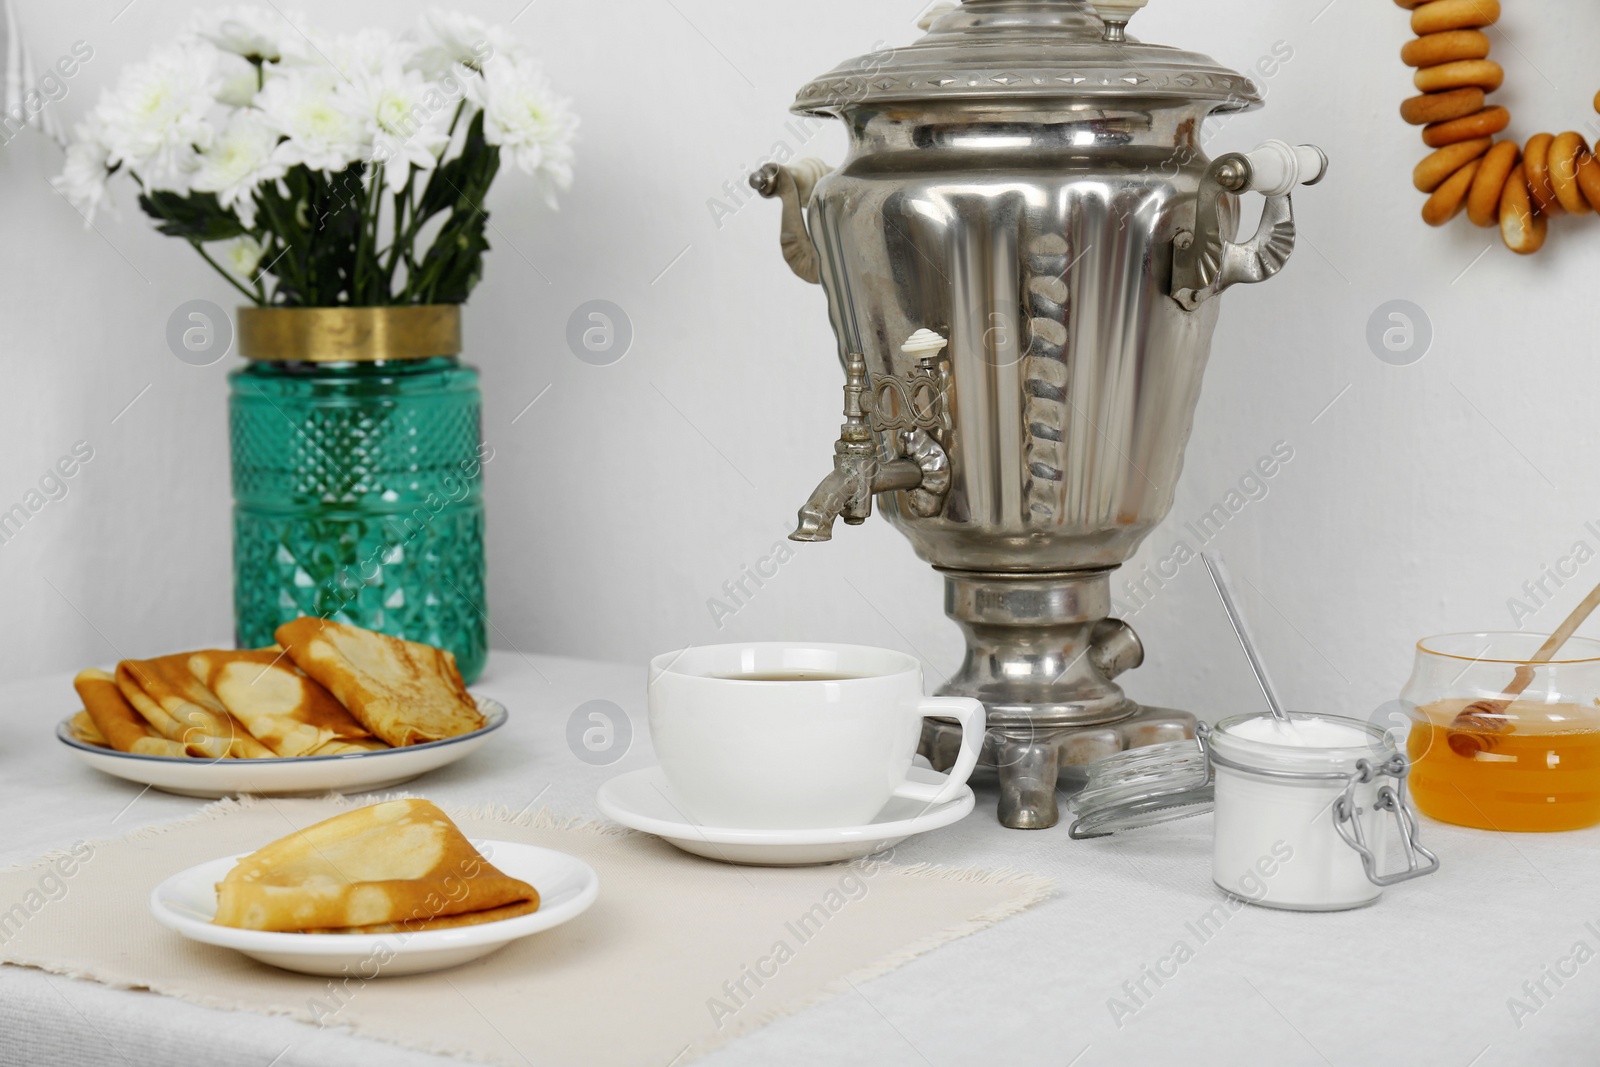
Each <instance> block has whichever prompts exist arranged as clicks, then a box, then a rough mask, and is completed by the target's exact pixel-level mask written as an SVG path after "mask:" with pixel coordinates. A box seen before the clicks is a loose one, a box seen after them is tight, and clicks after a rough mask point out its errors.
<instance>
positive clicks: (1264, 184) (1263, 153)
mask: <svg viewBox="0 0 1600 1067" xmlns="http://www.w3.org/2000/svg"><path fill="white" fill-rule="evenodd" d="M1244 158H1245V159H1246V160H1247V161H1249V163H1250V174H1249V177H1248V178H1247V179H1246V184H1245V186H1244V187H1243V188H1246V189H1250V190H1252V191H1254V192H1257V193H1260V194H1261V195H1262V196H1282V195H1283V194H1285V193H1287V192H1289V191H1290V190H1291V189H1293V188H1294V187H1295V186H1297V185H1315V184H1317V183H1318V182H1320V181H1321V180H1322V177H1323V175H1325V174H1327V173H1328V157H1327V155H1326V154H1325V153H1324V152H1323V151H1322V149H1320V148H1318V147H1317V146H1316V145H1312V144H1303V145H1292V144H1290V143H1289V142H1288V141H1263V142H1262V143H1261V144H1259V145H1257V146H1256V147H1255V149H1254V150H1252V151H1250V152H1246V153H1245V156H1244Z"/></svg>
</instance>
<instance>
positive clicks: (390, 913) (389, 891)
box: [212, 800, 539, 933]
mask: <svg viewBox="0 0 1600 1067" xmlns="http://www.w3.org/2000/svg"><path fill="white" fill-rule="evenodd" d="M538 908H539V894H538V892H537V891H536V890H535V889H534V888H533V886H531V885H529V884H528V883H526V882H523V881H520V880H518V879H516V878H511V877H508V876H507V875H505V874H503V873H501V872H500V871H498V870H496V869H495V867H494V866H493V865H492V864H491V863H490V862H489V861H488V860H486V859H484V858H483V856H481V855H479V853H478V850H477V849H475V848H473V847H472V843H471V842H470V841H468V840H467V839H466V837H465V835H463V834H462V833H461V831H460V829H459V828H457V826H456V825H455V823H453V822H451V821H450V817H449V816H447V815H446V814H445V813H444V812H442V811H440V810H439V808H438V807H436V806H435V805H434V804H433V803H431V802H430V801H426V800H390V801H386V802H384V803H382V804H374V805H371V806H370V807H365V808H357V809H355V810H354V811H348V812H345V813H344V814H342V815H335V816H334V817H333V818H331V819H326V820H324V821H323V822H319V823H317V824H316V825H315V826H309V827H307V828H306V829H304V830H301V831H299V832H297V833H293V834H290V835H289V836H288V837H285V838H283V839H281V840H278V841H274V842H273V843H272V844H270V845H268V846H266V847H265V848H263V849H260V850H259V851H257V852H253V853H251V854H250V855H248V856H246V857H245V858H244V859H242V860H240V861H239V862H238V863H237V864H236V865H235V866H234V868H233V869H232V870H231V871H229V872H228V874H227V875H226V876H225V877H224V878H223V880H222V881H221V882H219V883H217V914H216V917H215V918H214V919H213V920H212V921H213V922H215V923H217V924H218V925H220V926H234V927H239V928H242V929H246V930H276V931H287V932H304V933H387V932H393V931H398V930H406V931H409V932H417V931H420V930H430V929H439V928H443V927H450V926H466V925H472V924H476V923H484V922H493V921H495V920H498V919H506V918H510V917H512V916H514V915H525V914H527V913H528V912H531V911H537V910H538Z"/></svg>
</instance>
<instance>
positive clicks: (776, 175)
mask: <svg viewBox="0 0 1600 1067" xmlns="http://www.w3.org/2000/svg"><path fill="white" fill-rule="evenodd" d="M831 169H832V168H831V167H829V166H828V165H827V164H826V163H824V162H822V160H820V159H816V158H814V157H812V156H806V157H805V158H803V159H798V160H796V161H795V162H794V163H793V164H791V165H789V166H783V165H782V164H779V163H768V164H767V165H766V166H764V167H762V168H761V169H760V170H758V171H756V172H755V173H754V174H752V175H750V188H752V189H754V190H755V191H756V192H758V193H760V194H761V195H762V196H765V197H769V198H770V197H777V198H778V199H779V200H781V201H782V203H783V229H782V231H781V232H780V235H779V244H780V245H781V246H782V248H783V259H784V262H785V263H788V264H789V269H790V270H792V271H794V272H795V274H797V275H799V276H800V277H801V278H803V279H804V280H806V281H808V282H810V283H811V284H812V285H816V284H818V283H819V282H820V281H821V280H822V269H821V264H820V263H819V262H818V260H817V248H816V246H815V245H813V244H812V243H811V235H810V234H809V233H808V232H807V231H806V217H805V208H806V205H807V204H808V203H810V201H811V192H812V190H813V189H815V188H816V187H817V182H818V181H820V180H821V179H822V177H823V175H825V174H827V173H828V171H829V170H831Z"/></svg>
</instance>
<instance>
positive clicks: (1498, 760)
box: [1400, 633, 1600, 831]
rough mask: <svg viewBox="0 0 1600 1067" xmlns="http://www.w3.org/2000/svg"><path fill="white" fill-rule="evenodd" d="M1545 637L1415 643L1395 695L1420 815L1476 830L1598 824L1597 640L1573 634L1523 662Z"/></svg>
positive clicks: (1460, 637)
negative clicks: (1550, 653) (1542, 658)
mask: <svg viewBox="0 0 1600 1067" xmlns="http://www.w3.org/2000/svg"><path fill="white" fill-rule="evenodd" d="M1546 636H1547V635H1544V634H1532V633H1460V634H1444V635H1441V636H1438V637H1429V638H1424V639H1423V640H1421V641H1419V642H1417V656H1416V664H1415V668H1414V669H1413V671H1412V673H1411V678H1410V680H1409V681H1408V682H1407V683H1406V686H1405V689H1404V690H1403V691H1402V693H1401V698H1400V699H1401V704H1402V706H1403V707H1404V708H1405V711H1406V714H1407V716H1408V717H1409V719H1410V729H1409V734H1408V736H1407V739H1406V754H1407V755H1408V756H1409V757H1410V759H1411V764H1412V769H1411V783H1410V784H1411V795H1412V797H1413V799H1414V800H1415V802H1416V805H1417V807H1418V808H1420V809H1421V810H1422V811H1423V813H1425V814H1427V815H1429V816H1432V817H1433V818H1435V819H1438V820H1440V821H1441V822H1448V823H1455V824H1456V825H1458V826H1471V827H1477V828H1479V829H1484V830H1519V831H1541V830H1576V829H1580V828H1582V827H1585V826H1593V825H1595V824H1596V823H1600V641H1593V640H1589V639H1587V638H1581V637H1574V638H1572V639H1570V640H1568V641H1567V643H1566V644H1565V645H1564V646H1562V648H1561V649H1559V650H1558V651H1557V652H1556V654H1555V657H1554V658H1553V659H1551V660H1550V661H1549V662H1548V663H1539V664H1535V663H1530V662H1529V659H1530V657H1532V656H1533V654H1534V653H1535V651H1536V650H1537V649H1538V648H1539V646H1540V645H1541V644H1543V643H1544V641H1545V638H1546ZM1523 682H1526V685H1525V687H1523V688H1521V691H1520V692H1518V687H1519V686H1520V685H1521V684H1522V683H1523ZM1512 694H1516V695H1515V696H1514V697H1513V696H1512ZM1469 708H1471V709H1472V712H1471V714H1470V717H1469V718H1465V719H1463V718H1462V714H1463V712H1466V711H1467V710H1468V709H1469Z"/></svg>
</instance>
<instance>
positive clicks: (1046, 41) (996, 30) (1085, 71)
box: [792, 0, 1261, 115]
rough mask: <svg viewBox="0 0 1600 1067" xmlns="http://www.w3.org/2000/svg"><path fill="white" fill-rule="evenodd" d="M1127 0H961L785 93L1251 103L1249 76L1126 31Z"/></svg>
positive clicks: (1254, 102) (802, 99) (841, 99)
mask: <svg viewBox="0 0 1600 1067" xmlns="http://www.w3.org/2000/svg"><path fill="white" fill-rule="evenodd" d="M1141 6H1143V4H1142V2H1137V0H1104V2H1102V4H1101V5H1100V7H1101V8H1102V9H1103V14H1104V16H1105V17H1104V19H1102V14H1101V13H1097V12H1096V10H1095V8H1094V7H1092V6H1091V5H1090V4H1089V3H1088V2H1087V0H964V2H963V3H962V4H960V5H959V6H958V7H956V8H954V9H953V10H950V11H948V12H945V13H944V14H941V15H939V16H938V17H937V18H935V19H934V20H933V21H932V22H931V24H930V25H929V31H928V34H927V36H925V37H923V38H922V39H921V40H920V41H918V42H916V43H915V44H913V45H910V46H908V47H904V48H895V49H885V50H882V51H879V52H874V53H871V54H869V55H865V56H859V57H857V58H855V59H851V60H848V61H846V62H844V63H841V64H840V65H839V66H837V67H835V68H834V69H833V70H832V71H830V72H828V73H827V74H824V75H823V76H822V77H820V78H817V79H816V80H815V81H813V82H811V83H810V84H809V85H807V86H806V87H805V88H803V89H801V90H800V92H799V94H798V95H797V96H796V97H795V102H794V107H793V108H792V110H793V111H795V112H796V113H798V114H808V115H840V114H842V113H844V112H846V111H850V110H853V109H855V108H858V107H862V106H868V105H880V104H889V103H894V104H898V105H902V106H904V105H914V104H940V103H945V102H949V101H964V100H974V101H977V100H984V101H994V100H1004V99H1015V100H1023V101H1026V100H1038V99H1051V100H1056V101H1063V102H1073V101H1082V102H1083V103H1085V104H1087V105H1089V106H1096V105H1097V104H1100V103H1107V102H1111V101H1114V100H1117V99H1124V100H1129V99H1138V100H1151V99H1156V100H1161V99H1168V100H1172V101H1174V102H1175V103H1181V102H1191V101H1192V102H1205V101H1211V102H1212V103H1213V104H1214V106H1213V107H1212V108H1211V110H1212V111H1213V112H1224V111H1248V110H1251V109H1253V108H1256V107H1259V106H1260V105H1261V95H1260V92H1259V91H1258V90H1257V89H1256V86H1255V84H1254V83H1253V82H1252V81H1251V80H1250V79H1249V78H1247V77H1245V76H1244V75H1243V74H1240V73H1238V72H1237V71H1233V70H1229V69H1228V68H1227V67H1223V66H1220V65H1219V64H1218V63H1217V62H1216V60H1214V59H1211V58H1210V57H1209V56H1203V55H1201V54H1199V53H1198V52H1186V51H1183V50H1182V49H1178V48H1169V47H1167V46H1165V45H1153V44H1144V43H1142V42H1139V41H1136V40H1134V39H1133V38H1131V37H1126V36H1125V35H1124V34H1123V32H1122V28H1123V26H1124V25H1125V24H1126V22H1127V18H1128V16H1129V15H1130V14H1131V13H1132V11H1134V10H1137V9H1138V7H1141Z"/></svg>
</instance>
